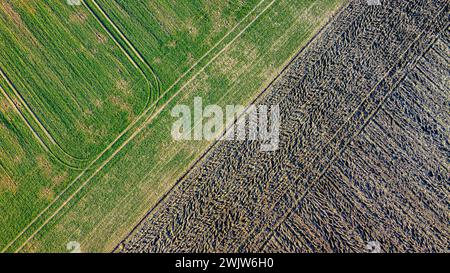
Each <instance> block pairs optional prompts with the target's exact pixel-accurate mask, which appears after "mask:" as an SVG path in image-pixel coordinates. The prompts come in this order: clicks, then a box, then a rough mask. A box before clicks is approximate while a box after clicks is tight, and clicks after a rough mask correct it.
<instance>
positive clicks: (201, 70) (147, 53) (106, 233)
mask: <svg viewBox="0 0 450 273" xmlns="http://www.w3.org/2000/svg"><path fill="white" fill-rule="evenodd" d="M343 2H344V1H340V0H315V1H314V0H279V1H276V0H275V1H272V0H263V1H189V2H187V1H186V2H184V1H168V0H158V1H124V0H120V1H119V0H116V1H109V0H96V1H92V0H90V1H85V5H82V6H74V7H70V6H68V5H66V4H65V3H66V2H65V1H37V0H35V1H25V0H22V1H18V0H16V1H6V2H2V3H3V4H0V5H3V6H4V7H3V8H2V9H0V15H1V16H0V20H2V22H1V23H0V37H1V40H2V41H6V42H5V43H1V44H0V47H1V50H0V68H1V70H2V71H3V73H2V74H4V77H2V78H1V79H0V87H1V90H2V92H0V105H1V109H0V212H1V215H2V216H3V217H2V218H1V219H0V249H1V250H3V251H6V252H14V251H24V252H29V251H57V252H64V251H67V249H66V244H67V243H68V242H70V241H78V242H80V243H81V247H82V250H83V251H110V250H112V249H113V248H114V246H115V245H117V243H119V242H120V240H121V239H123V237H124V236H125V235H126V234H127V232H129V231H130V229H131V228H132V227H133V226H134V225H135V224H136V223H137V222H138V221H139V220H140V219H141V218H142V217H143V215H144V214H145V213H146V211H147V210H148V209H149V208H151V206H152V205H154V204H155V203H156V202H157V201H158V199H159V198H160V197H161V196H162V195H163V194H164V193H165V192H166V191H167V190H168V189H169V188H170V187H171V186H172V185H173V184H174V183H175V182H176V180H177V178H179V177H180V176H181V175H182V174H183V173H184V172H185V171H186V170H187V169H188V167H189V166H190V165H191V164H192V162H194V161H195V159H196V158H198V156H199V155H200V154H201V153H202V152H203V151H204V150H205V149H206V148H207V147H208V145H209V144H210V143H208V142H206V141H200V142H192V141H186V142H179V141H173V140H172V137H171V135H170V130H171V125H172V123H173V121H174V119H173V118H172V117H171V115H170V110H171V109H172V108H173V107H174V106H175V105H176V104H179V103H182V104H189V105H191V104H192V102H193V98H194V97H195V96H201V97H202V98H203V101H204V103H205V104H206V103H211V104H212V103H214V104H219V105H222V106H224V105H227V104H247V103H249V102H250V101H251V100H252V98H254V97H255V96H256V95H257V94H258V93H259V92H260V91H261V90H262V89H263V88H264V87H265V86H267V84H268V82H269V81H270V80H271V79H272V78H273V77H274V76H275V75H276V74H277V73H278V72H279V71H280V70H281V69H282V68H283V66H284V65H285V64H286V62H287V61H288V60H289V59H290V58H291V57H292V56H293V55H294V54H295V53H296V52H297V51H298V50H299V49H300V48H301V47H302V46H304V45H305V44H306V42H307V41H308V40H309V39H310V38H311V37H312V36H313V35H314V34H315V33H316V32H317V31H318V30H319V28H320V27H321V26H322V25H324V24H325V23H326V21H327V20H328V18H329V17H330V16H331V15H332V14H333V12H335V11H336V10H337V8H338V7H339V6H340V5H342V4H343ZM4 3H6V4H4ZM6 5H7V6H6ZM5 7H6V8H5ZM49 26H52V27H51V28H50V27H49ZM12 29H14V31H12ZM17 33H20V34H19V35H18V34H17ZM99 102H101V103H99ZM13 105H15V107H14V106H13ZM162 232H163V231H162Z"/></svg>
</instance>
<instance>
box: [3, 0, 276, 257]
mask: <svg viewBox="0 0 450 273" xmlns="http://www.w3.org/2000/svg"><path fill="white" fill-rule="evenodd" d="M266 1H267V0H261V1H260V2H259V3H258V4H257V5H256V6H255V7H254V8H253V9H252V10H251V11H250V12H249V13H248V14H247V15H246V16H245V17H244V18H243V19H242V20H241V21H239V22H238V23H237V24H236V25H235V26H234V27H233V28H232V29H231V30H230V31H228V32H227V34H226V35H225V36H224V37H222V38H221V39H220V40H219V41H218V42H217V43H216V44H215V45H214V46H213V47H212V48H211V49H210V50H209V51H208V52H206V53H205V54H204V55H203V56H202V57H201V58H200V59H199V60H198V61H197V62H196V63H195V64H194V65H193V66H191V68H190V69H189V70H188V71H187V72H185V73H184V74H183V75H182V76H181V77H180V78H179V79H178V80H177V81H176V82H175V83H174V84H173V85H172V86H171V87H170V88H168V89H167V90H166V91H165V92H164V93H163V94H162V95H161V96H160V98H159V99H158V100H157V102H155V103H154V104H153V105H152V106H150V107H149V108H148V109H147V110H146V111H144V113H142V115H140V116H139V117H138V118H137V119H136V120H135V121H134V122H133V123H132V124H130V125H129V126H128V127H127V128H126V129H125V130H124V131H123V132H122V133H121V134H120V135H119V136H118V137H117V138H116V139H115V140H114V141H113V142H112V143H111V144H110V145H109V146H108V147H107V148H106V149H105V150H104V151H103V152H102V153H100V154H99V156H98V157H97V158H96V159H94V160H93V161H92V162H91V164H89V166H88V167H86V168H85V170H83V171H82V172H81V173H80V174H79V175H78V176H77V177H76V178H75V179H74V180H73V181H72V182H71V183H70V184H69V185H68V186H67V187H66V188H65V189H64V190H63V191H62V192H61V193H60V194H59V195H58V196H57V197H56V198H55V199H54V200H53V201H52V202H51V203H50V204H49V205H48V206H47V207H46V208H45V209H44V210H43V211H41V213H39V215H37V216H36V217H35V218H34V219H33V220H32V221H31V222H30V224H28V225H27V226H26V227H25V228H24V229H23V230H22V231H21V232H20V233H19V234H18V235H17V236H16V237H15V238H14V239H13V240H12V241H11V242H9V243H8V245H6V246H5V248H3V250H2V252H6V251H7V250H8V249H9V248H11V246H12V245H13V244H14V243H16V241H17V240H18V239H20V238H21V237H22V235H23V234H24V233H25V232H27V231H28V230H29V229H30V228H31V227H32V226H33V224H35V223H36V222H37V221H38V220H39V219H40V218H41V217H42V216H43V214H44V213H46V212H47V211H48V210H49V209H50V208H51V207H52V206H53V205H54V204H55V203H56V202H57V201H58V200H59V199H61V197H62V196H63V195H64V194H65V193H66V192H67V191H68V189H69V188H70V187H72V186H73V185H74V184H75V183H76V182H77V181H78V180H80V179H81V178H82V177H83V176H84V175H85V174H86V173H87V171H88V170H89V169H90V168H91V167H92V166H93V165H94V164H95V163H96V162H97V161H98V160H99V159H100V158H101V157H102V156H103V155H105V154H106V152H108V151H109V149H110V148H112V147H113V146H114V145H115V144H116V143H117V142H118V141H119V140H120V139H121V138H122V136H124V135H125V134H126V133H128V132H129V131H130V130H131V129H132V127H134V125H136V124H137V123H138V122H139V121H141V120H142V124H141V125H137V126H138V127H137V128H136V129H135V131H134V132H133V133H132V134H131V136H129V137H128V138H127V139H126V140H125V141H124V142H123V143H122V144H121V145H120V146H119V147H118V148H117V149H116V150H115V151H114V152H113V153H112V154H111V155H110V156H109V157H108V158H107V159H106V160H105V161H104V162H103V164H101V165H100V166H99V167H98V168H97V169H96V170H95V171H94V172H93V174H92V175H91V176H89V177H88V178H87V180H86V181H85V182H84V183H83V184H82V185H81V186H80V187H79V188H78V189H77V190H76V191H75V192H74V193H73V194H72V195H70V196H69V198H68V199H66V200H65V201H64V202H63V204H62V205H61V206H60V207H59V208H58V209H57V210H56V211H55V212H54V213H53V214H52V215H51V216H50V217H49V218H47V219H46V220H45V221H44V223H43V224H42V225H41V226H40V227H39V228H38V229H37V230H36V231H35V232H33V233H32V234H31V236H30V237H28V239H27V240H26V241H25V242H24V243H23V244H22V245H21V246H20V247H19V248H18V249H17V250H16V251H15V252H19V251H20V250H21V249H22V248H23V247H24V246H25V245H26V244H27V243H28V242H29V241H30V240H31V239H32V238H33V237H34V236H35V235H36V234H37V233H38V232H39V231H40V230H42V228H43V227H44V226H45V225H46V224H48V222H50V221H51V220H52V219H53V218H54V217H55V216H56V215H57V214H58V213H59V211H61V210H62V209H63V208H64V207H65V206H66V205H67V204H68V203H69V202H70V201H71V200H72V199H73V198H74V197H75V196H76V195H77V194H78V193H79V192H80V191H81V190H82V189H83V188H84V187H85V186H86V185H87V184H88V182H89V181H90V180H91V179H92V178H93V177H95V176H96V175H97V174H98V173H99V172H100V171H101V170H102V169H103V167H104V166H106V165H107V164H108V163H109V162H110V161H111V160H112V159H113V158H114V157H115V156H116V155H117V154H118V153H119V152H120V151H121V150H122V149H123V148H124V147H125V146H126V145H127V144H128V143H129V142H130V141H132V140H133V139H134V138H135V137H136V136H137V135H138V134H139V133H140V132H141V131H142V130H143V129H144V128H145V127H146V126H147V125H148V124H149V123H150V122H151V121H153V119H154V118H155V117H156V116H157V115H158V114H159V113H161V111H162V110H164V109H165V107H166V106H167V105H168V104H169V103H171V102H172V101H173V99H174V98H175V97H177V95H178V94H179V93H180V92H181V91H182V90H184V89H185V88H186V87H187V86H188V85H189V84H190V83H191V82H192V81H193V80H194V79H196V78H197V77H198V75H199V74H200V73H201V72H203V71H204V70H205V68H206V67H208V66H209V65H210V64H211V63H212V62H213V61H214V60H216V59H217V58H218V57H219V56H220V55H221V54H222V53H223V52H224V51H225V50H226V49H228V48H229V47H230V45H231V44H233V43H234V42H235V41H236V40H237V39H238V38H239V37H240V36H242V34H243V33H244V32H245V31H246V30H247V29H248V28H249V27H250V26H251V25H253V24H254V22H255V21H257V20H258V19H259V17H260V16H262V15H263V14H264V13H265V12H266V11H267V10H268V9H269V8H270V7H271V6H272V5H273V4H274V3H275V2H276V0H272V1H271V2H270V3H269V4H268V5H267V6H266V7H265V8H264V9H263V10H261V11H260V12H259V13H257V15H256V16H255V18H253V19H252V20H251V21H250V22H249V23H248V24H247V25H246V26H245V27H244V28H243V29H242V30H241V31H240V32H239V33H238V34H237V35H236V36H235V37H234V38H233V39H232V40H231V41H229V42H228V43H226V44H225V46H224V47H223V48H222V49H221V50H220V51H219V52H218V53H216V54H215V55H214V57H213V58H212V59H210V60H209V61H208V62H207V63H206V64H205V65H204V66H203V67H202V68H201V69H200V70H199V71H197V72H196V73H195V74H194V75H193V76H192V77H191V78H190V79H189V80H188V81H187V82H186V83H184V84H183V85H182V86H181V87H180V89H179V90H178V91H177V92H176V93H175V94H174V95H172V97H171V98H170V99H169V100H167V101H166V102H165V103H164V104H163V105H161V106H160V107H159V110H158V111H156V112H152V110H153V109H154V107H157V106H158V104H159V103H160V102H161V100H162V98H163V97H164V95H166V94H168V93H169V92H170V91H171V90H172V89H174V88H175V87H176V86H177V84H178V83H180V82H181V81H182V80H183V79H184V78H185V77H187V76H188V75H189V73H190V72H191V71H194V69H195V68H196V67H197V66H198V65H199V64H200V63H201V62H202V61H203V60H204V59H205V58H206V57H208V55H209V54H211V53H212V52H213V51H214V50H215V49H216V48H217V47H218V46H220V45H221V44H222V42H223V41H224V40H225V39H226V38H228V36H230V35H231V34H232V33H233V32H234V31H235V30H236V29H237V28H238V27H239V26H240V25H242V23H243V22H244V21H245V20H247V19H248V18H249V17H250V15H252V14H253V13H254V12H255V11H256V10H257V9H258V8H259V7H260V6H261V5H262V4H263V3H264V2H266Z"/></svg>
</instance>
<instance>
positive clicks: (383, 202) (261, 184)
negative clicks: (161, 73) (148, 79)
mask: <svg viewBox="0 0 450 273" xmlns="http://www.w3.org/2000/svg"><path fill="white" fill-rule="evenodd" d="M449 23H450V21H449V2H448V1H445V0H438V1H427V0H414V1H382V5H381V6H367V3H366V1H359V0H355V1H351V3H350V4H349V5H348V6H347V7H346V8H345V9H343V10H342V11H341V12H340V14H339V15H338V16H337V17H336V19H335V20H334V21H333V22H332V23H331V24H329V25H328V27H327V28H326V29H324V30H323V32H322V33H321V34H320V36H319V37H317V38H316V39H315V40H314V41H313V43H312V44H310V45H309V47H308V48H307V49H306V50H305V51H303V52H302V53H301V54H300V55H299V56H298V57H297V58H296V59H295V61H294V62H293V63H292V64H291V65H290V66H289V68H288V69H287V70H286V71H285V72H284V73H283V75H282V76H281V77H280V78H279V79H278V80H277V81H276V82H274V84H273V85H272V86H271V87H270V88H269V89H268V90H266V91H265V93H264V94H263V95H262V96H261V97H260V99H259V100H258V103H260V104H265V105H275V104H279V105H280V108H281V116H282V125H281V138H280V149H279V150H278V151H276V152H261V151H260V149H259V147H260V143H258V142H220V141H219V142H217V143H216V144H215V145H214V146H213V147H212V149H211V150H210V151H209V152H208V153H207V154H206V155H205V156H204V158H203V159H202V160H201V161H200V162H199V163H198V164H197V165H196V166H194V168H192V169H191V170H190V171H189V172H188V173H187V174H186V175H185V176H184V177H183V178H182V179H181V180H180V181H179V182H178V183H177V184H176V186H175V187H174V188H173V189H172V190H171V191H170V192H169V194H168V195H167V196H166V197H165V198H164V199H163V200H161V202H160V203H159V204H158V205H157V206H155V207H154V208H153V209H152V210H151V211H149V213H148V215H147V216H146V218H145V219H143V220H142V222H141V223H140V224H139V225H138V226H137V227H136V228H135V230H134V231H133V232H132V233H131V234H130V235H129V236H128V237H127V238H126V239H125V240H124V242H123V243H122V244H121V245H119V246H118V248H117V251H121V252H190V251H195V252H236V251H238V252H255V251H267V252H346V251H350V252H364V251H367V250H366V249H365V246H366V245H367V243H368V242H370V241H378V242H379V243H380V246H381V249H382V251H386V252H400V251H402V252H403V251H405V252H417V251H427V252H446V251H448V246H449V238H450V234H449V228H448V223H449V220H450V219H449V200H448V197H449V193H450V186H449V178H450V177H449V172H448V170H449V167H450V166H449V163H450V160H449V158H450V147H449V146H450V143H449V120H450V111H449V110H450V89H449V88H450V87H449V86H450V85H449V83H450V82H449V81H450V75H449V64H450V57H449V56H450V55H449V53H450V29H449Z"/></svg>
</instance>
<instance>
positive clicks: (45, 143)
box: [0, 67, 87, 170]
mask: <svg viewBox="0 0 450 273" xmlns="http://www.w3.org/2000/svg"><path fill="white" fill-rule="evenodd" d="M0 78H3V80H4V81H5V82H6V84H7V87H8V89H9V90H11V91H12V93H13V94H9V93H8V91H7V90H6V89H5V88H3V87H1V86H0V89H1V91H2V93H3V95H4V96H5V97H6V99H7V101H8V103H9V104H10V105H11V106H12V107H13V108H14V109H15V110H16V112H17V113H18V114H19V116H20V117H21V119H22V120H23V121H24V123H25V125H26V126H27V127H28V128H29V129H30V131H31V132H32V134H33V135H34V137H35V138H36V139H37V140H38V142H39V144H40V145H41V146H42V147H43V149H44V150H45V151H46V152H49V153H50V154H51V155H52V156H53V157H55V159H56V160H57V161H58V162H60V163H61V164H63V166H66V167H68V168H70V169H74V170H82V168H83V166H82V164H84V162H86V160H87V159H83V158H77V157H75V156H73V155H70V154H69V153H67V152H66V151H65V150H64V149H63V148H62V147H61V145H60V144H59V143H57V142H56V141H55V139H54V138H53V137H52V135H51V134H50V133H49V132H48V130H47V129H46V128H45V126H44V125H43V124H42V122H41V121H40V120H39V118H38V117H37V116H36V114H35V113H34V112H33V110H32V109H31V108H30V106H29V105H28V103H27V102H26V101H25V99H24V98H23V97H22V95H21V94H20V92H19V91H18V90H17V89H16V87H15V86H14V85H13V84H12V83H11V81H10V79H9V78H8V76H7V75H6V73H5V72H4V71H3V69H2V68H1V67H0ZM21 107H23V108H24V109H25V112H26V113H28V114H29V115H30V116H31V118H30V119H31V120H32V121H34V123H35V124H36V125H37V127H38V128H39V129H40V131H41V132H42V134H43V135H44V136H45V138H46V139H47V140H45V139H44V138H43V137H42V136H41V134H40V133H38V131H37V130H36V128H34V126H33V125H32V124H31V122H30V120H28V119H27V118H26V117H25V114H24V113H23V112H22V111H21V110H20V109H19V108H21ZM52 146H53V147H55V149H56V151H54V149H52ZM57 151H59V155H58V154H57V153H58V152H57Z"/></svg>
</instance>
